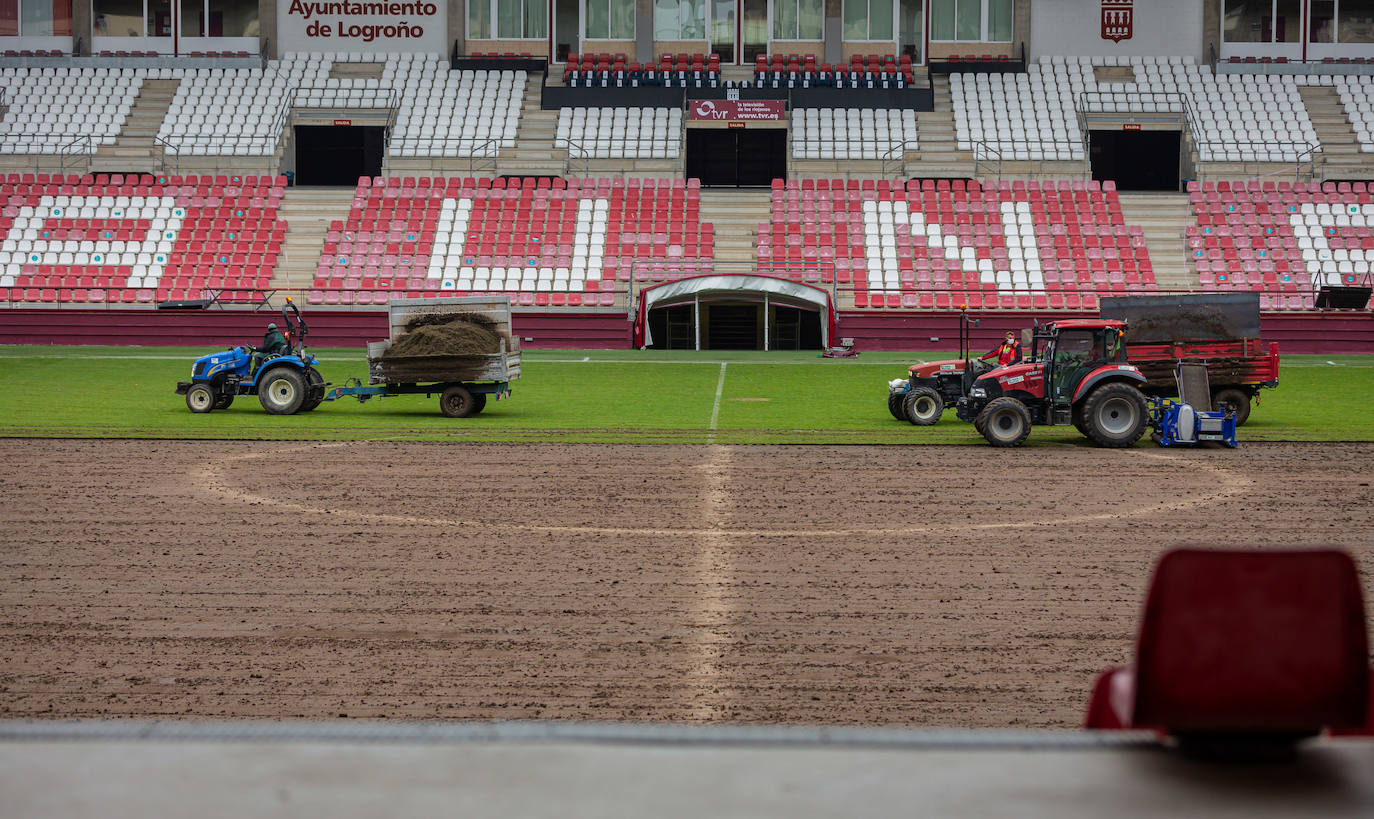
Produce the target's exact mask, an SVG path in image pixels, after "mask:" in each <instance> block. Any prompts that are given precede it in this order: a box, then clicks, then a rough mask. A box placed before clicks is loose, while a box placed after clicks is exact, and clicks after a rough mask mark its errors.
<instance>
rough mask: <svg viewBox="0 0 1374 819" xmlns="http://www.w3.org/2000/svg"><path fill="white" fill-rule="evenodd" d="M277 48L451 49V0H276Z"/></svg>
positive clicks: (443, 52) (285, 49)
mask: <svg viewBox="0 0 1374 819" xmlns="http://www.w3.org/2000/svg"><path fill="white" fill-rule="evenodd" d="M277 37H278V40H279V42H280V46H279V48H278V51H279V52H286V51H367V52H387V51H428V52H433V53H438V54H447V53H448V48H447V46H446V45H445V41H446V40H447V38H448V4H447V3H446V2H444V1H443V0H439V2H428V0H422V1H421V2H376V3H367V2H349V1H348V0H345V2H322V0H281V2H279V3H277Z"/></svg>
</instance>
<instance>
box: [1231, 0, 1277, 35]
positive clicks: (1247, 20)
mask: <svg viewBox="0 0 1374 819" xmlns="http://www.w3.org/2000/svg"><path fill="white" fill-rule="evenodd" d="M1272 10H1273V0H1226V8H1225V9H1224V10H1223V11H1222V21H1221V34H1222V38H1223V39H1224V40H1225V41H1226V42H1228V43H1258V42H1262V41H1261V39H1260V36H1261V33H1262V32H1261V29H1262V28H1263V20H1264V19H1265V18H1267V17H1268V16H1269V13H1270V12H1271V11H1272Z"/></svg>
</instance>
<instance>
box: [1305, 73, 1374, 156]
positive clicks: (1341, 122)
mask: <svg viewBox="0 0 1374 819" xmlns="http://www.w3.org/2000/svg"><path fill="white" fill-rule="evenodd" d="M1298 92H1299V93H1300V94H1302V101H1303V104H1304V105H1306V106H1307V113H1308V115H1309V116H1310V117H1311V118H1312V125H1313V127H1315V128H1316V129H1317V139H1318V140H1319V141H1320V142H1321V146H1322V150H1321V166H1322V167H1321V171H1320V173H1319V174H1318V176H1319V178H1334V179H1364V178H1374V162H1371V157H1368V156H1366V155H1365V154H1364V153H1362V152H1361V151H1360V141H1359V138H1358V137H1357V136H1356V135H1355V129H1354V128H1353V127H1351V124H1350V117H1349V116H1348V115H1347V114H1346V111H1345V105H1344V104H1343V103H1342V102H1341V99H1340V96H1339V95H1338V94H1337V93H1336V89H1335V88H1334V87H1332V86H1329V85H1304V86H1300V87H1299V88H1298Z"/></svg>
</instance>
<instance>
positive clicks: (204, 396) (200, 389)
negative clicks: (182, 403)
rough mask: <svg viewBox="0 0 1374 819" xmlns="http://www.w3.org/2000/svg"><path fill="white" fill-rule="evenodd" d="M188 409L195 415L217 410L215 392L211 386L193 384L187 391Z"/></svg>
mask: <svg viewBox="0 0 1374 819" xmlns="http://www.w3.org/2000/svg"><path fill="white" fill-rule="evenodd" d="M186 408H187V409H188V410H190V411H191V412H194V413H202V412H209V411H210V410H212V409H215V408H216V406H215V390H214V389H213V388H212V387H211V386H210V385H209V384H192V385H191V387H190V389H188V390H186Z"/></svg>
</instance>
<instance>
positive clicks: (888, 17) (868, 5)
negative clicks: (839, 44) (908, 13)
mask: <svg viewBox="0 0 1374 819" xmlns="http://www.w3.org/2000/svg"><path fill="white" fill-rule="evenodd" d="M892 3H893V0H845V2H844V38H845V39H846V40H891V39H893V36H892Z"/></svg>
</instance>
